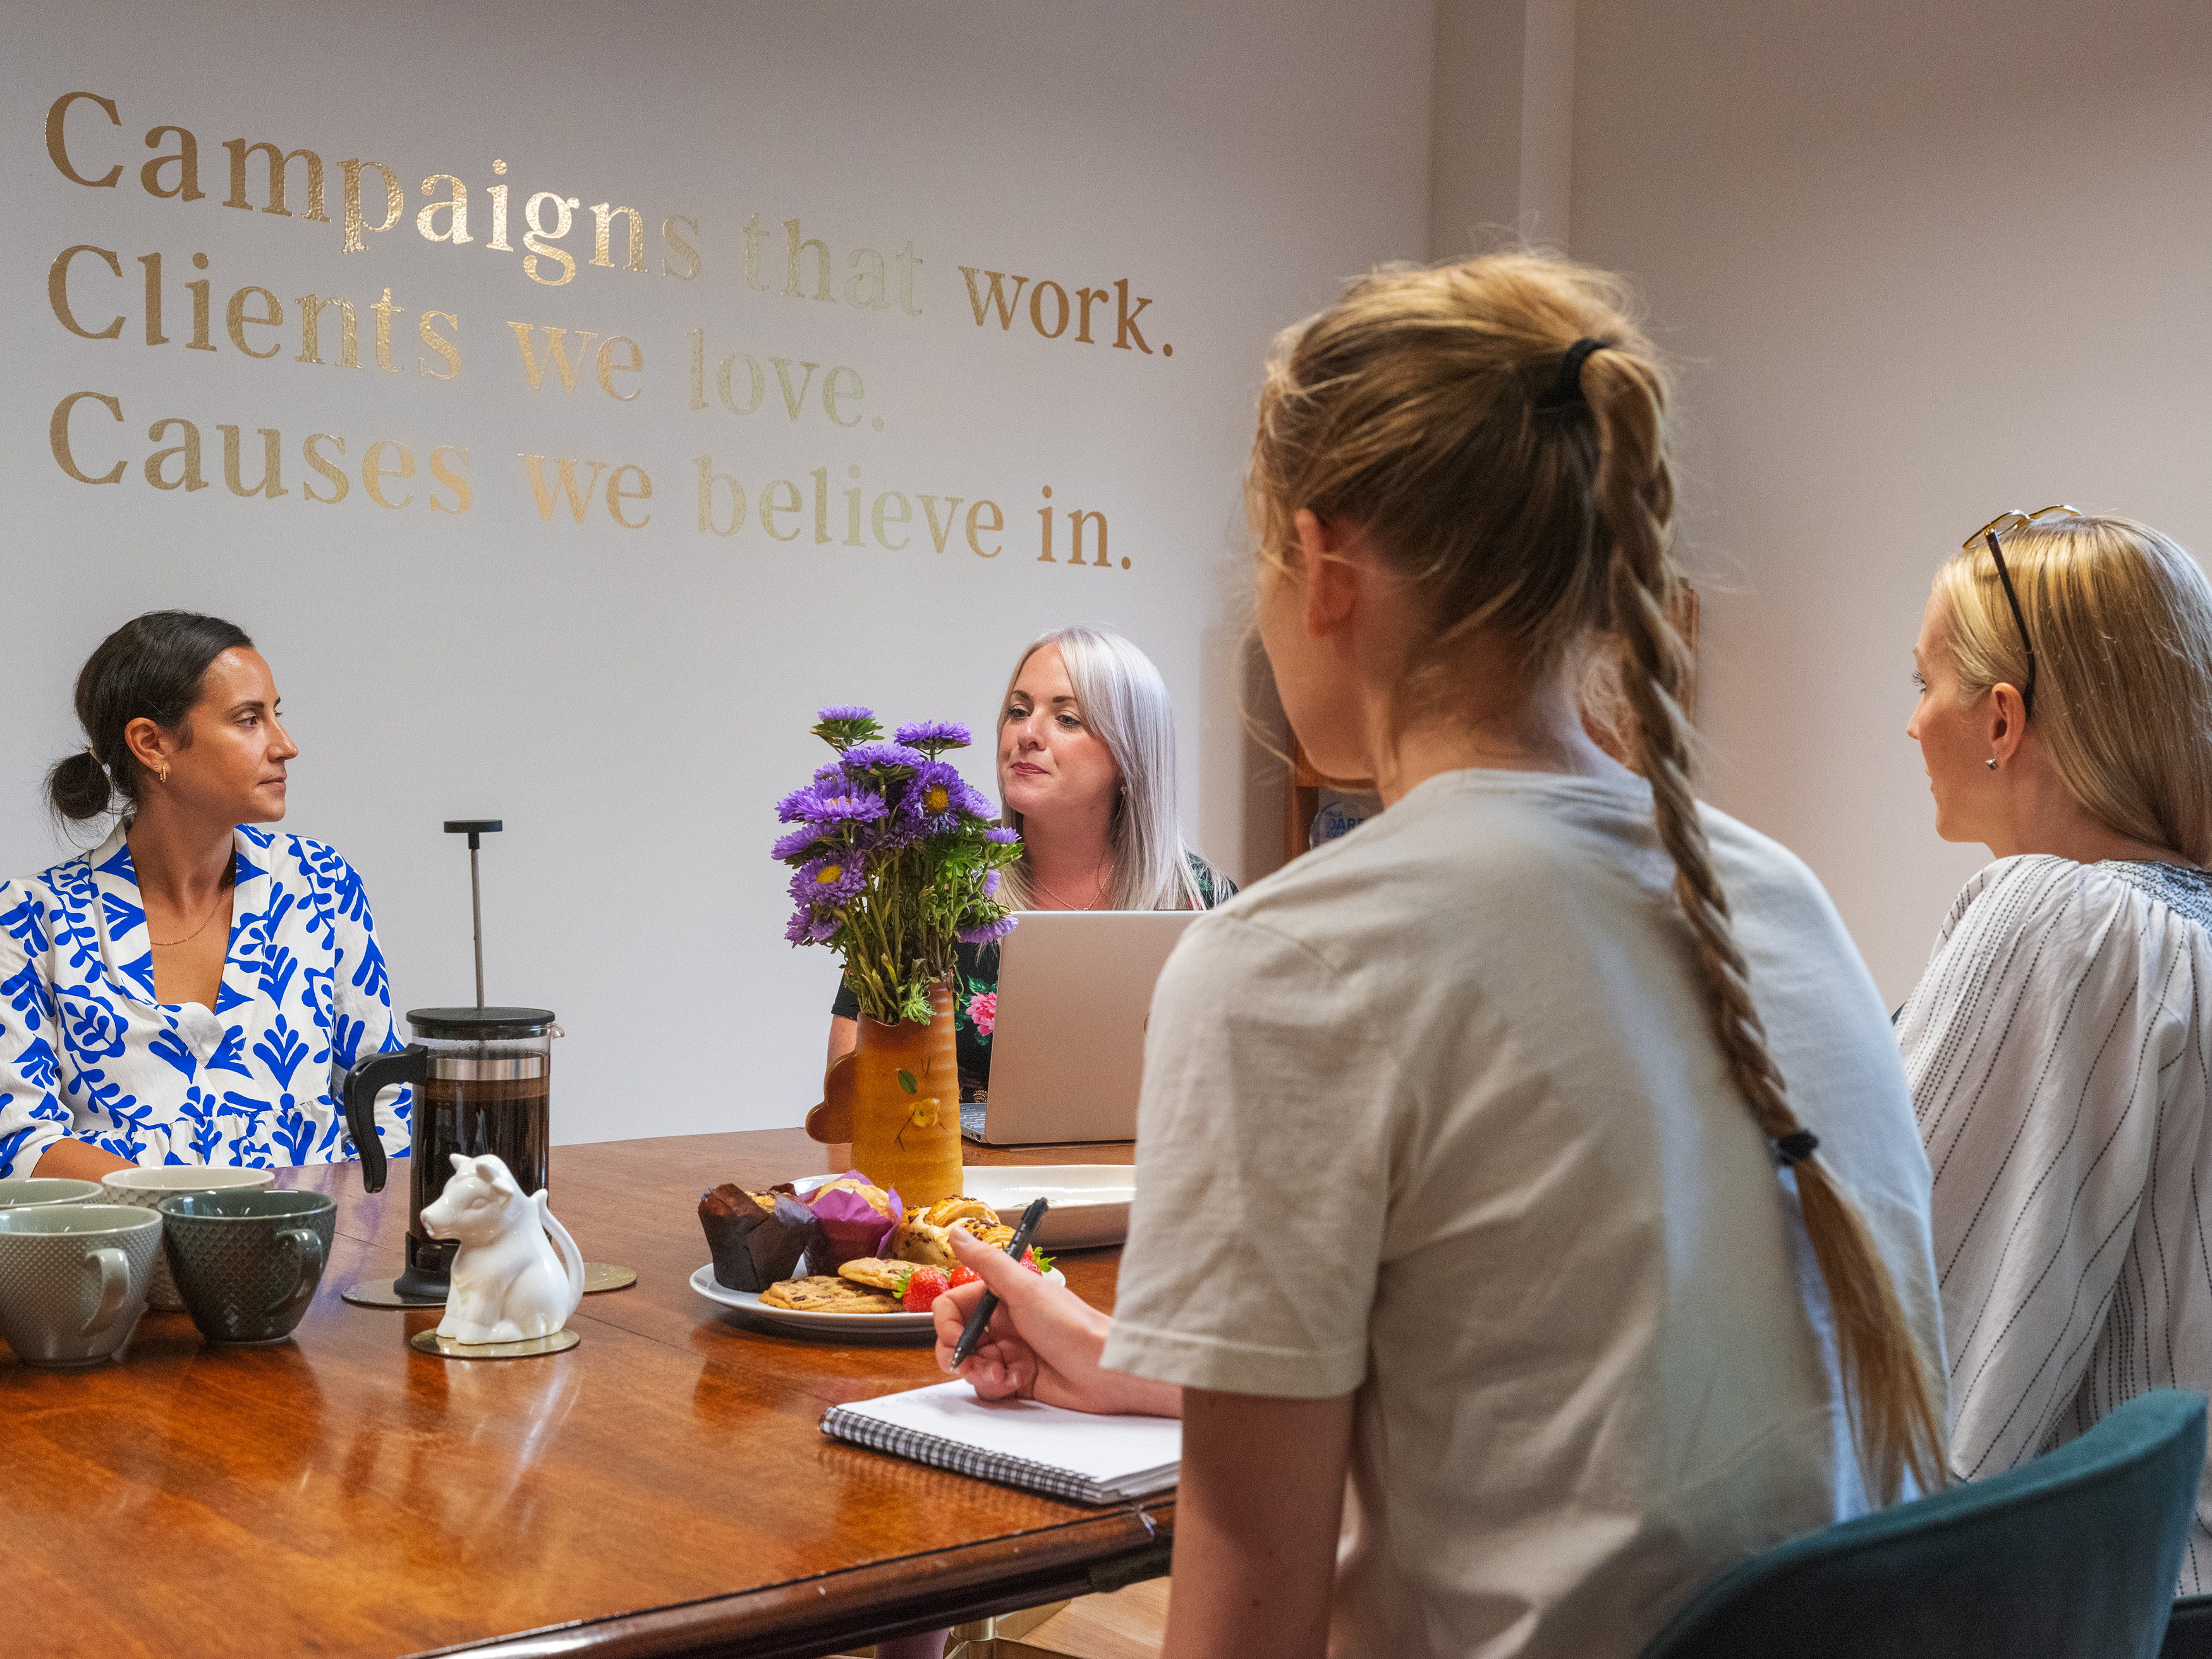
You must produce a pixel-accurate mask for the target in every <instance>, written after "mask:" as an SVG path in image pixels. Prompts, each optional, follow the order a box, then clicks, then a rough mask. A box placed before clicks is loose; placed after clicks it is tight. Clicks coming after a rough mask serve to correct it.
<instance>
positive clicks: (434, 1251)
mask: <svg viewBox="0 0 2212 1659" xmlns="http://www.w3.org/2000/svg"><path fill="white" fill-rule="evenodd" d="M500 828H501V822H500V820H499V819H497V818H464V819H451V820H448V821H447V824H446V832H447V834H448V835H466V836H468V838H469V902H470V908H471V912H472V913H473V916H474V920H475V936H476V968H477V1003H476V1006H474V1007H473V1008H410V1009H409V1010H408V1011H407V1024H408V1025H409V1027H410V1030H412V1032H413V1035H414V1038H415V1040H414V1041H413V1042H410V1043H409V1044H408V1045H407V1046H406V1047H405V1048H401V1049H399V1050H398V1051H397V1052H396V1053H392V1054H372V1055H370V1056H368V1058H367V1059H365V1060H361V1061H360V1062H358V1063H357V1064H356V1065H355V1066H354V1067H353V1069H352V1070H350V1071H349V1072H348V1073H346V1077H345V1084H344V1090H343V1094H344V1101H345V1114H346V1126H347V1127H348V1128H349V1130H350V1131H351V1132H352V1134H353V1142H354V1146H356V1149H358V1151H359V1152H360V1154H361V1174H362V1187H363V1188H365V1189H367V1190H368V1191H369V1192H372V1193H374V1192H381V1191H382V1190H383V1188H384V1182H385V1176H386V1160H385V1154H384V1147H383V1145H382V1143H381V1142H380V1140H379V1139H378V1138H377V1133H376V1121H375V1112H374V1106H375V1102H376V1097H377V1094H378V1092H379V1091H381V1090H384V1089H387V1088H389V1087H391V1086H392V1085H394V1084H398V1083H405V1084H410V1085H413V1087H414V1090H415V1120H414V1123H415V1140H414V1146H413V1148H412V1155H411V1157H410V1159H409V1171H408V1176H409V1179H408V1194H407V1263H406V1267H405V1270H404V1272H402V1273H400V1275H399V1277H398V1279H394V1280H392V1282H391V1284H390V1285H389V1286H388V1287H387V1286H386V1285H381V1284H370V1285H357V1286H356V1287H355V1288H354V1289H353V1290H351V1291H348V1292H346V1295H347V1298H348V1299H349V1300H350V1301H356V1302H363V1303H368V1304H377V1305H385V1306H389V1305H392V1304H399V1305H404V1306H411V1307H435V1306H437V1305H438V1304H441V1303H443V1302H444V1301H445V1299H446V1295H447V1289H448V1285H449V1279H448V1273H449V1270H450V1269H451V1267H452V1265H453V1251H454V1249H455V1248H456V1247H455V1245H454V1244H453V1242H452V1241H450V1240H440V1239H435V1238H433V1237H430V1235H429V1233H428V1230H426V1229H425V1228H424V1226H423V1225H422V1208H423V1206H425V1205H427V1204H431V1203H434V1202H435V1201H436V1200H437V1198H438V1195H439V1194H441V1193H442V1192H443V1191H444V1190H445V1186H446V1182H447V1178H448V1177H450V1176H452V1174H453V1159H452V1155H453V1153H455V1152H459V1153H461V1154H463V1155H464V1156H466V1157H470V1158H482V1157H484V1156H486V1155H488V1154H494V1155H496V1156H498V1157H499V1158H503V1159H505V1160H506V1163H507V1168H508V1169H509V1170H513V1172H514V1178H515V1180H516V1182H518V1183H519V1184H520V1186H521V1188H522V1190H523V1191H524V1192H526V1193H532V1192H536V1191H538V1189H539V1188H543V1187H544V1186H545V1185H546V1184H547V1183H546V1176H547V1164H548V1149H549V1146H550V1127H551V1126H550V1092H549V1085H550V1074H551V1072H552V1062H553V1039H554V1038H555V1037H556V1036H560V1035H561V1028H560V1026H559V1025H558V1024H556V1023H555V1020H554V1016H553V1012H552V1011H551V1010H550V1009H546V1008H507V1007H487V1006H485V1004H484V1000H483V897H482V890H481V888H480V886H479V884H478V880H477V848H478V847H479V846H480V845H481V842H480V837H482V836H485V835H488V834H490V833H492V832H494V831H496V830H497V829H500ZM591 1265H592V1267H596V1268H598V1274H597V1276H598V1277H599V1278H600V1279H603V1280H604V1279H606V1278H607V1275H608V1274H609V1273H610V1272H613V1273H620V1272H621V1270H619V1269H615V1270H609V1269H606V1268H604V1267H599V1264H596V1263H594V1264H591ZM587 1282H588V1280H587ZM614 1282H620V1283H628V1282H629V1279H627V1278H624V1279H619V1280H618V1281H614ZM591 1288H592V1289H611V1288H613V1283H612V1282H608V1283H602V1284H598V1285H591Z"/></svg>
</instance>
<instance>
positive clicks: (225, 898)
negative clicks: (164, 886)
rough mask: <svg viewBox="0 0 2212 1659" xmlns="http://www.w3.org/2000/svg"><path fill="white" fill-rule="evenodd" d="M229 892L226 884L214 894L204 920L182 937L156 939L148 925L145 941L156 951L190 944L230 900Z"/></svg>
mask: <svg viewBox="0 0 2212 1659" xmlns="http://www.w3.org/2000/svg"><path fill="white" fill-rule="evenodd" d="M230 892H231V890H230V889H229V888H228V886H226V887H224V888H223V889H222V891H220V892H218V893H217V894H216V896H215V903H214V904H213V905H212V906H211V907H210V908H209V910H208V913H207V917H206V920H205V921H202V922H201V923H200V925H199V926H198V927H195V928H193V929H192V931H191V933H187V934H185V936H184V937H183V938H182V939H169V940H167V941H164V940H161V939H155V937H154V930H153V929H152V928H151V927H149V928H148V929H147V930H146V940H147V943H149V945H152V946H153V947H154V948H155V950H156V951H173V950H175V949H176V948H177V946H179V945H190V944H191V942H192V941H193V940H194V939H197V938H198V937H199V936H200V935H201V934H202V933H205V932H207V930H208V923H209V922H210V921H214V920H215V915H216V911H217V910H220V909H222V907H223V906H224V905H225V904H227V903H228V902H230Z"/></svg>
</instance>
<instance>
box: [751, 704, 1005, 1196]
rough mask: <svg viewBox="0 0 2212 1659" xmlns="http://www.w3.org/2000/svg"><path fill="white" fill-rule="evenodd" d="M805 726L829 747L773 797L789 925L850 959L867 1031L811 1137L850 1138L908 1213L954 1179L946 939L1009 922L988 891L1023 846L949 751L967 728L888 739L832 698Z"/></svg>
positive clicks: (865, 1165)
mask: <svg viewBox="0 0 2212 1659" xmlns="http://www.w3.org/2000/svg"><path fill="white" fill-rule="evenodd" d="M813 730H814V735H815V736H817V737H818V738H821V739H822V740H823V742H824V743H826V744H829V747H830V748H831V749H833V750H836V754H837V758H836V760H834V761H832V762H831V763H829V764H828V765H826V766H824V767H823V768H822V769H820V770H819V771H817V773H815V775H814V777H813V779H812V781H811V782H809V783H808V784H806V786H805V787H803V788H800V789H795V790H793V792H792V793H790V794H788V795H787V796H785V797H784V798H783V799H782V800H781V802H780V803H779V804H778V805H777V807H776V816H777V817H779V818H781V820H782V821H783V822H784V823H788V824H790V825H792V826H793V828H792V829H791V830H790V832H789V833H788V834H787V835H785V836H783V837H782V839H781V840H780V841H778V842H776V844H775V857H776V858H777V859H778V860H780V861H781V862H782V863H784V864H786V865H788V866H790V867H791V869H792V872H793V874H792V878H791V896H792V902H793V906H794V908H793V913H792V918H791V925H790V927H789V928H788V929H787V932H786V937H787V938H788V939H790V940H791V942H792V943H793V945H828V946H829V948H830V949H831V950H833V951H836V952H837V953H838V955H839V956H840V957H842V958H843V959H844V965H845V982H846V983H847V984H848V986H850V987H852V989H853V991H854V994H856V995H857V996H858V997H859V998H860V1043H859V1046H858V1047H857V1048H854V1051H853V1052H852V1053H851V1054H847V1055H845V1056H844V1057H843V1058H842V1059H841V1060H838V1062H837V1063H836V1065H835V1066H831V1067H830V1068H829V1073H828V1074H827V1076H825V1077H824V1079H823V1103H822V1104H821V1105H819V1106H817V1107H816V1108H815V1109H814V1110H813V1111H811V1112H810V1113H809V1114H808V1115H807V1119H806V1128H807V1133H810V1134H811V1135H812V1136H813V1137H814V1138H815V1139H817V1140H823V1141H850V1142H851V1143H852V1146H853V1157H852V1162H853V1164H854V1168H856V1169H858V1170H861V1171H862V1172H863V1173H865V1174H866V1176H867V1177H868V1179H869V1180H870V1181H872V1182H875V1183H876V1185H878V1186H879V1187H886V1188H890V1187H896V1188H897V1189H898V1192H899V1195H900V1197H901V1198H902V1199H903V1200H905V1203H906V1205H907V1207H908V1208H909V1209H913V1208H916V1207H918V1206H926V1205H929V1204H933V1203H934V1202H936V1201H937V1200H939V1199H940V1198H951V1197H953V1196H955V1195H957V1194H958V1193H959V1191H960V1075H959V1069H958V1066H957V1063H956V1061H955V1059H954V1051H953V1038H952V987H951V978H952V972H953V966H954V963H955V960H956V958H955V955H954V947H955V946H956V945H958V944H960V943H963V942H966V943H969V944H975V943H980V942H982V941H985V940H988V939H999V938H1001V937H1003V936H1004V935H1005V934H1006V933H1008V932H1009V931H1010V930H1011V929H1012V927H1013V925H1014V923H1013V918H1012V915H1009V914H1008V913H1007V909H1006V906H1005V905H1004V904H1001V903H1000V902H999V900H998V898H997V896H996V895H997V891H998V885H999V872H1000V870H1001V869H1003V868H1005V867H1006V866H1007V865H1009V864H1011V863H1012V862H1013V861H1014V860H1015V859H1017V858H1018V857H1019V856H1020V844H1019V842H1018V838H1017V836H1015V834H1014V832H1013V831H1012V830H1011V829H1005V828H1002V827H1001V826H1000V825H999V824H997V823H994V822H993V821H992V816H991V805H990V802H989V801H988V800H987V799H985V798H984V797H983V796H982V795H981V793H979V792H977V791H976V790H975V788H974V787H971V786H970V785H969V783H968V781H967V780H966V779H964V778H963V777H962V776H961V775H960V774H959V772H958V770H957V769H956V768H954V767H953V766H952V765H951V763H950V762H948V761H946V760H945V759H944V756H945V754H946V753H947V752H948V751H950V750H955V749H964V748H966V747H967V746H968V744H969V741H970V738H969V732H968V728H967V727H965V726H961V725H958V724H957V723H956V722H953V721H950V720H923V721H919V722H916V723H915V724H913V725H909V726H900V727H899V728H898V730H897V731H896V732H895V733H894V734H893V736H892V738H890V740H889V741H885V740H884V735H883V728H882V726H879V725H878V723H877V721H876V719H875V716H874V714H873V713H872V711H870V710H868V709H866V708H859V707H856V706H852V705H839V706H837V707H834V708H824V709H823V710H822V711H821V714H820V716H819V723H818V724H817V725H816V726H815V727H814V728H813Z"/></svg>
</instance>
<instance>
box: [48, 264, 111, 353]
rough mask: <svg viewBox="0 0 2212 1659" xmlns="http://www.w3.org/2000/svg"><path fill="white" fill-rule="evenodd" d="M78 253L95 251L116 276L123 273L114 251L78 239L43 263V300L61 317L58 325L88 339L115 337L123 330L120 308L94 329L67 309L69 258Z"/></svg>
mask: <svg viewBox="0 0 2212 1659" xmlns="http://www.w3.org/2000/svg"><path fill="white" fill-rule="evenodd" d="M80 253H97V254H98V255H99V256H100V258H103V259H105V260H106V261H107V268H108V269H109V270H112V271H113V272H114V273H115V274H116V276H118V277H120V276H122V275H123V261H122V260H120V259H118V258H116V257H115V255H114V254H112V253H111V252H108V251H107V250H106V248H104V247H94V246H92V244H91V243H89V242H79V243H78V244H77V245H76V246H75V247H65V248H64V249H63V250H62V251H61V252H59V253H58V254H56V255H55V256H54V262H53V264H51V265H49V266H47V267H46V299H47V301H48V302H49V303H50V304H51V305H52V307H53V308H54V315H55V316H56V317H58V318H59V319H61V325H62V326H63V327H64V328H65V329H67V330H68V331H70V333H72V334H75V335H78V336H81V337H83V338H85V339H88V340H113V339H118V338H120V337H121V336H122V333H123V313H121V312H119V311H118V312H117V313H115V320H114V321H113V322H111V323H110V324H108V325H107V326H106V328H103V329H99V330H94V329H89V328H87V327H85V326H84V325H82V324H81V323H79V322H78V321H77V319H76V313H73V312H72V311H70V302H69V264H70V260H71V259H74V258H76V256H77V255H78V254H80Z"/></svg>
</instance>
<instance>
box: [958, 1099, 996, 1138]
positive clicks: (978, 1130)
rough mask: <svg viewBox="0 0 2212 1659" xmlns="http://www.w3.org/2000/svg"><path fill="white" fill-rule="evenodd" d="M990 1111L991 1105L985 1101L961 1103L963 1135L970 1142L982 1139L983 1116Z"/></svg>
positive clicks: (961, 1129)
mask: <svg viewBox="0 0 2212 1659" xmlns="http://www.w3.org/2000/svg"><path fill="white" fill-rule="evenodd" d="M988 1110H990V1107H989V1104H988V1103H986V1102H984V1101H981V1100H963V1101H962V1102H961V1103H960V1133H961V1134H962V1135H963V1136H964V1137H965V1138H966V1139H969V1140H981V1139H982V1138H983V1114H984V1113H986V1112H987V1111H988Z"/></svg>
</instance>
